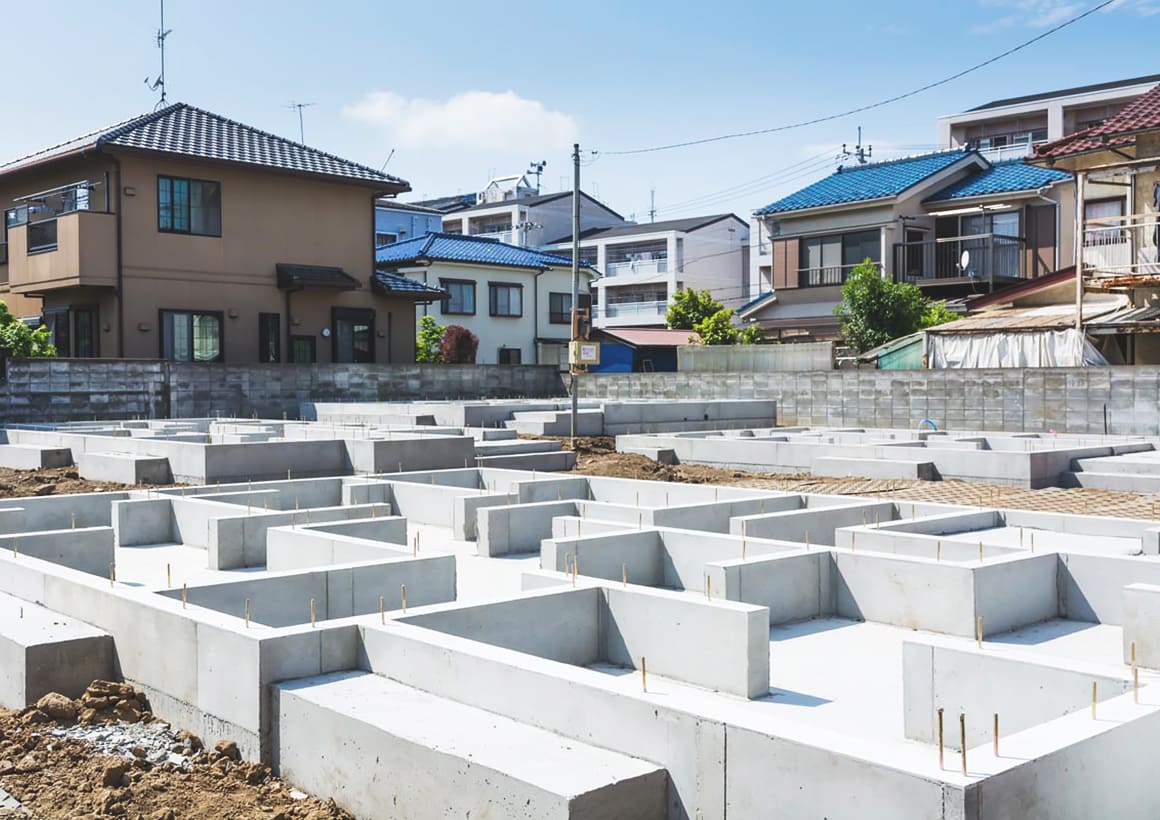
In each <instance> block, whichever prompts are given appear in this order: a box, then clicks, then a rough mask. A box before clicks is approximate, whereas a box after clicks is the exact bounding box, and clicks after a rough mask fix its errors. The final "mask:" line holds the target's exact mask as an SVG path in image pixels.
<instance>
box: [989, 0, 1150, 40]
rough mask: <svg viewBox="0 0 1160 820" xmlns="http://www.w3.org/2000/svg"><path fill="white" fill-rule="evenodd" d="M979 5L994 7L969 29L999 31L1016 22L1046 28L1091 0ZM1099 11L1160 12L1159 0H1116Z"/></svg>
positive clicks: (1006, 0) (1004, 0)
mask: <svg viewBox="0 0 1160 820" xmlns="http://www.w3.org/2000/svg"><path fill="white" fill-rule="evenodd" d="M980 5H982V6H983V7H984V8H988V9H993V10H994V11H995V16H994V17H993V18H992V19H991V20H989V21H987V22H985V23H981V24H980V25H977V26H975V27H973V28H972V29H971V30H972V31H974V32H976V33H986V32H992V31H999V30H1001V29H1007V28H1012V27H1015V26H1027V27H1029V28H1049V27H1051V26H1055V25H1059V24H1060V23H1062V22H1064V21H1065V20H1068V19H1070V18H1072V17H1074V16H1076V15H1077V14H1079V13H1080V12H1082V11H1083V10H1084V9H1086V8H1090V2H1086V1H1085V2H1076V0H980ZM1102 11H1103V12H1104V13H1111V12H1116V11H1132V12H1135V13H1136V14H1138V15H1140V16H1141V17H1150V16H1152V15H1154V14H1160V0H1116V2H1114V3H1112V4H1111V5H1110V6H1108V7H1106V8H1104V9H1103V10H1102Z"/></svg>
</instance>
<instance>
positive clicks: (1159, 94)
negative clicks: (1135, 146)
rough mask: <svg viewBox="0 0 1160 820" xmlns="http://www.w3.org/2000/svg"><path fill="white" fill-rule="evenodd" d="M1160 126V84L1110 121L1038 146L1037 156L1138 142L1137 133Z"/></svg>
mask: <svg viewBox="0 0 1160 820" xmlns="http://www.w3.org/2000/svg"><path fill="white" fill-rule="evenodd" d="M1156 128H1160V85H1157V86H1156V87H1155V88H1153V89H1152V90H1151V91H1149V92H1147V93H1145V94H1141V95H1140V96H1139V97H1137V98H1136V99H1134V100H1132V102H1130V103H1128V104H1127V105H1126V106H1124V108H1123V110H1121V111H1120V113H1118V114H1116V115H1115V116H1114V117H1110V118H1109V119H1108V120H1107V121H1106V122H1104V123H1102V124H1100V125H1097V126H1095V127H1093V128H1087V129H1085V130H1083V131H1077V132H1076V133H1074V134H1070V135H1068V136H1066V137H1063V138H1062V139H1058V140H1055V141H1054V142H1049V143H1045V144H1044V145H1040V146H1038V147H1037V148H1036V149H1035V157H1036V158H1037V159H1039V158H1048V157H1062V156H1068V155H1070V154H1084V153H1088V152H1090V151H1104V150H1107V149H1109V148H1115V147H1117V146H1124V145H1130V144H1132V143H1134V142H1135V139H1136V138H1135V136H1134V135H1135V134H1136V133H1138V132H1140V131H1150V130H1152V129H1156Z"/></svg>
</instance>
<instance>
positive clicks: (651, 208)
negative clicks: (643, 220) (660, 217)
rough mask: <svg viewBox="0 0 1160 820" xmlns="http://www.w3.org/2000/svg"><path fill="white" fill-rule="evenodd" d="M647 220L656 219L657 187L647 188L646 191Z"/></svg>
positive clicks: (654, 220) (652, 220)
mask: <svg viewBox="0 0 1160 820" xmlns="http://www.w3.org/2000/svg"><path fill="white" fill-rule="evenodd" d="M648 221H649V222H656V221H657V189H656V188H649V191H648Z"/></svg>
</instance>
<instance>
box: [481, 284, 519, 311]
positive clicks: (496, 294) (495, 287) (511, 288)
mask: <svg viewBox="0 0 1160 820" xmlns="http://www.w3.org/2000/svg"><path fill="white" fill-rule="evenodd" d="M487 294H488V304H489V311H490V313H491V315H492V316H509V317H518V316H523V315H524V286H523V285H509V284H505V283H503V282H499V283H496V282H489V283H488V285H487Z"/></svg>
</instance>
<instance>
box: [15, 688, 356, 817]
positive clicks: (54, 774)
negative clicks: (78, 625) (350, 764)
mask: <svg viewBox="0 0 1160 820" xmlns="http://www.w3.org/2000/svg"><path fill="white" fill-rule="evenodd" d="M46 698H50V699H52V700H51V701H48V702H46V700H45V699H42V700H41V701H40V702H39V703H38V706H41V707H42V708H41V709H37V708H33V707H30V708H28V709H24V710H21V711H19V712H0V807H2V806H3V805H4V799H3V798H4V794H3V793H4V792H7V793H8V794H9V795H11V797H14V798H15V799H16V800H18V801H20V802H21V803H23V805H24V812H21V811H19V810H13V809H10V810H5V809H4V808H0V818H2V819H3V820H17V818H20V819H21V820H30V819H35V820H57V818H60V819H61V820H63V819H64V818H69V819H70V820H90V819H91V818H97V817H124V818H129V819H130V820H138V819H139V818H140V819H143V820H178V818H182V819H183V820H184V818H190V820H192V819H193V818H199V820H200V818H238V819H239V820H257V819H258V818H261V819H262V820H349V818H350V815H349V814H348V813H346V812H344V811H342V810H341V809H339V808H337V807H336V806H335V805H334V803H333V801H329V800H328V801H321V800H318V799H316V798H313V797H309V796H307V795H305V794H303V793H302V792H300V791H297V790H295V789H293V787H291V786H290V785H289V784H287V783H285V782H283V781H282V780H279V779H278V778H276V777H272V776H271V774H270V770H269V768H268V767H266V766H263V765H262V764H260V763H247V762H245V761H239V760H237V759H236V758H237V756H238V755H237V749H236V747H231V746H230V745H228V744H220V743H219V744H218V745H217V746H216V747H215V748H214V749H212V750H211V749H203V748H201V741H200V740H199V739H197V738H196V737H194V736H192V735H189V734H188V733H184V732H178V733H176V734H174V733H171V732H170V731H169V730H168V727H167V726H165V725H164V724H162V723H160V722H158V721H154V720H153V718H152V716H151V715H150V714H149V712H148V704H147V702H146V701H145V698H144V695H142V694H141V693H139V692H134V691H133V689H132V687H131V686H127V685H126V684H118V683H110V682H107V681H94V682H93V684H92V685H90V687H89V690H88V691H87V692H86V693H85V695H84V696H83V697H81V698H80V699H78V700H76V701H69V700H68V699H67V698H65V697H64V696H62V695H47V696H46ZM98 706H99V707H102V708H99V709H98V708H96V707H98ZM49 714H52V715H53V716H54V717H55V718H57V719H55V720H54V719H53V718H51V717H49ZM118 718H123V719H124V721H119V720H118ZM61 731H68V732H69V733H70V734H78V735H88V736H93V737H97V738H105V739H106V741H105V745H106V747H109V748H115V746H116V740H115V739H116V738H117V737H121V738H124V737H132V736H134V735H135V736H137V737H139V738H145V739H144V740H140V741H136V743H137V744H138V745H134V746H131V747H128V746H126V748H124V750H123V751H121V753H120V754H102V753H100V752H99V751H96V750H95V749H94V745H93V743H92V742H91V741H86V740H81V739H76V738H73V737H60V736H59V735H58V734H54V732H61ZM110 736H111V737H113V738H114V741H113V746H111V747H110V746H109V741H108V740H107V738H109V737H110ZM130 742H133V741H130ZM158 743H160V744H161V746H160V748H157V744H158ZM171 744H172V745H171ZM145 747H151V748H148V749H147V748H145ZM118 751H120V750H118ZM151 760H161V761H162V762H160V763H155V762H150V761H151Z"/></svg>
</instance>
